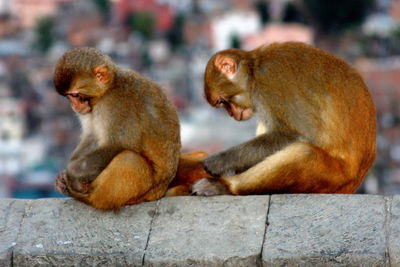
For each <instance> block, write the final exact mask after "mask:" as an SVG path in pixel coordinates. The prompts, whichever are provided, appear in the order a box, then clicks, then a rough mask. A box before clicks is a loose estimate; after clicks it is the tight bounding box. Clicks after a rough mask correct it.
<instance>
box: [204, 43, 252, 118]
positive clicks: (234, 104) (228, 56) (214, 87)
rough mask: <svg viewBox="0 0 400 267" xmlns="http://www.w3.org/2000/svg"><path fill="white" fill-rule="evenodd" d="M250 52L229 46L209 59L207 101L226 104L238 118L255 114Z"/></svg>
mask: <svg viewBox="0 0 400 267" xmlns="http://www.w3.org/2000/svg"><path fill="white" fill-rule="evenodd" d="M248 57H249V56H248V52H245V51H243V50H240V49H228V50H224V51H221V52H218V53H217V54H215V55H214V56H213V57H211V59H210V60H209V61H208V63H207V67H206V71H205V75H204V92H205V95H206V98H207V101H208V103H210V105H212V106H213V107H216V108H225V109H226V111H227V112H228V114H229V115H230V116H231V117H233V118H234V119H235V120H238V121H241V120H248V119H250V118H251V117H252V116H253V111H254V108H253V104H252V102H251V98H250V84H249V71H250V66H249V65H250V64H249V60H248Z"/></svg>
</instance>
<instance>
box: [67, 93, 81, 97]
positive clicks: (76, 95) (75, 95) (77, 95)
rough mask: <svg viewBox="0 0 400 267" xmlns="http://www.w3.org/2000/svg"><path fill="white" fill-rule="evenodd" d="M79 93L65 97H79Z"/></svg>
mask: <svg viewBox="0 0 400 267" xmlns="http://www.w3.org/2000/svg"><path fill="white" fill-rule="evenodd" d="M79 95H80V94H79V93H74V94H68V95H67V96H71V97H79Z"/></svg>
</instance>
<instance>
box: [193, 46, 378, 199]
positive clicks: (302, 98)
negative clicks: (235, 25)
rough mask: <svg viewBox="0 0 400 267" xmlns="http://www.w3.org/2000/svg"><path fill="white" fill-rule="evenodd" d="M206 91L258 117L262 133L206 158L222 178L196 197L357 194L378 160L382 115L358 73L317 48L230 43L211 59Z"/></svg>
mask: <svg viewBox="0 0 400 267" xmlns="http://www.w3.org/2000/svg"><path fill="white" fill-rule="evenodd" d="M204 81H205V95H206V98H207V100H208V102H209V103H210V104H211V105H212V106H213V107H216V108H225V109H226V111H227V112H228V114H229V115H230V116H231V117H233V118H234V119H235V120H238V121H241V120H247V119H249V118H251V117H252V116H253V115H257V117H258V120H259V125H258V128H257V133H256V134H257V137H255V138H254V139H251V140H249V141H247V142H245V143H243V144H240V145H238V146H235V147H232V148H230V149H228V150H226V151H222V152H219V153H216V154H214V155H211V156H209V157H207V158H206V159H205V160H204V161H203V165H204V168H205V169H206V170H207V172H208V173H210V174H211V175H212V176H215V177H220V178H217V179H202V180H199V181H198V182H196V183H195V184H194V185H193V192H194V194H197V195H216V194H226V193H228V194H234V195H246V194H263V193H266V194H269V193H353V192H354V191H355V190H356V189H357V187H358V186H359V185H360V183H361V182H362V180H363V178H364V176H365V175H366V173H367V171H368V169H369V168H370V167H371V165H372V163H373V162H374V159H375V138H376V129H375V124H376V118H375V117H376V115H375V107H374V104H373V102H372V99H371V96H370V94H369V92H368V89H367V87H366V85H365V84H364V82H363V80H362V78H361V76H360V74H359V73H358V72H357V71H356V70H355V69H354V68H352V67H351V66H349V65H348V64H347V63H346V62H344V61H343V60H341V59H339V58H337V57H335V56H333V55H331V54H329V53H327V52H325V51H322V50H320V49H317V48H314V47H312V46H309V45H306V44H303V43H297V42H288V43H282V44H272V45H269V46H262V47H260V48H258V49H255V50H253V51H243V50H239V49H228V50H224V51H221V52H219V53H216V54H215V55H214V56H212V57H211V59H210V60H209V62H208V64H207V67H206V71H205V76H204Z"/></svg>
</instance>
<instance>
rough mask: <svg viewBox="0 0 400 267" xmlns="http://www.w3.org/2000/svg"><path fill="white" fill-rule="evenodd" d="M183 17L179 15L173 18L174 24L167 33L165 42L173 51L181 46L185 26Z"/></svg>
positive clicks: (181, 14)
mask: <svg viewBox="0 0 400 267" xmlns="http://www.w3.org/2000/svg"><path fill="white" fill-rule="evenodd" d="M185 20H186V18H185V15H184V14H183V13H179V14H177V15H176V16H175V18H174V24H173V26H172V28H171V30H170V31H169V32H168V33H167V40H168V42H169V44H170V45H171V48H172V49H173V50H175V49H177V48H178V47H179V46H180V45H181V44H183V28H184V25H185Z"/></svg>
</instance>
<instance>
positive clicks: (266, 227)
mask: <svg viewBox="0 0 400 267" xmlns="http://www.w3.org/2000/svg"><path fill="white" fill-rule="evenodd" d="M271 200H272V196H271V195H270V196H269V198H268V205H267V214H266V216H265V229H264V235H263V241H262V244H261V252H260V257H259V261H260V266H263V263H262V255H263V251H264V244H265V239H266V236H267V229H268V226H269V220H268V218H269V217H268V216H269V211H270V208H271Z"/></svg>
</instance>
